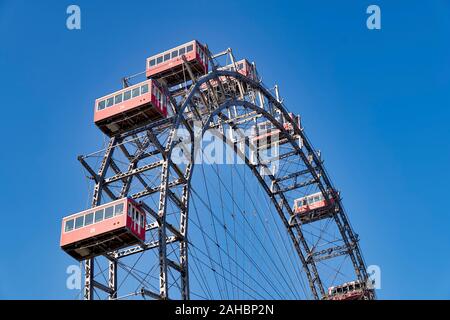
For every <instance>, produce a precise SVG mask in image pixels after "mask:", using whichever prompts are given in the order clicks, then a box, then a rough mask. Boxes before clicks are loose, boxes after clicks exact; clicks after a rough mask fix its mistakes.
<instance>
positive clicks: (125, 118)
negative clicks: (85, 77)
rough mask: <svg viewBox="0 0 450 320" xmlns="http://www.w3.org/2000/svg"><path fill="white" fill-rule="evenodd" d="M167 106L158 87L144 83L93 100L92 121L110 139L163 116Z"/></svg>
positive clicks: (153, 83)
mask: <svg viewBox="0 0 450 320" xmlns="http://www.w3.org/2000/svg"><path fill="white" fill-rule="evenodd" d="M168 107H169V98H168V97H167V95H166V93H165V91H164V90H163V89H162V88H161V86H160V84H158V82H157V81H154V80H146V81H143V82H141V83H138V84H135V85H132V86H130V87H127V88H124V89H122V90H119V91H116V92H114V93H111V94H109V95H106V96H104V97H101V98H98V99H96V100H95V109H94V122H95V124H96V125H97V126H98V127H99V129H100V130H101V131H103V132H104V133H105V134H106V135H108V136H110V137H111V136H114V135H116V134H120V133H123V132H126V131H128V130H131V129H134V128H137V127H139V126H141V125H144V124H147V123H150V122H152V121H156V120H159V119H162V118H165V117H167V108H168Z"/></svg>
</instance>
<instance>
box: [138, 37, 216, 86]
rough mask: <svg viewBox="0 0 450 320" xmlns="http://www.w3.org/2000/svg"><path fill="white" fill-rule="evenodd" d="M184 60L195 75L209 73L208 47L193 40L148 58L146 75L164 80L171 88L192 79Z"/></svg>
mask: <svg viewBox="0 0 450 320" xmlns="http://www.w3.org/2000/svg"><path fill="white" fill-rule="evenodd" d="M184 62H186V64H187V65H188V66H189V67H190V69H191V71H192V73H193V75H194V76H195V77H199V76H202V75H205V74H207V73H208V55H207V54H206V48H205V46H204V45H202V44H201V43H200V42H198V41H197V40H193V41H190V42H188V43H185V44H183V45H180V46H178V47H175V48H172V49H170V50H167V51H164V52H162V53H158V54H156V55H154V56H151V57H149V58H147V66H146V76H147V78H152V79H158V80H160V81H162V82H163V83H165V84H166V85H167V87H169V88H170V87H173V86H176V85H178V84H180V83H183V82H186V81H189V80H191V78H190V75H189V72H188V70H187V69H186V66H185V65H184Z"/></svg>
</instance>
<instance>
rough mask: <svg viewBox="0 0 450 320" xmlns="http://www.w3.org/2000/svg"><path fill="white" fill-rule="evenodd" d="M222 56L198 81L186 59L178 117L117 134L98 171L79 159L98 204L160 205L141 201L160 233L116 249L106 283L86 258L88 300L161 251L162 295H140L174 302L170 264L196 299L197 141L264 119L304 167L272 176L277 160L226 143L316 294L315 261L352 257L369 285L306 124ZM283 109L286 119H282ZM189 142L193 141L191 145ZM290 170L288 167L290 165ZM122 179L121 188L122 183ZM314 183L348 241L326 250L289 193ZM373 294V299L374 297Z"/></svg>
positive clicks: (176, 101)
mask: <svg viewBox="0 0 450 320" xmlns="http://www.w3.org/2000/svg"><path fill="white" fill-rule="evenodd" d="M222 54H230V56H231V59H232V63H234V64H235V62H234V58H233V56H232V54H231V50H230V49H228V50H227V51H226V52H224V53H222ZM216 56H217V55H216ZM216 56H212V55H211V54H210V55H209V61H210V65H212V71H210V72H209V73H208V74H207V75H204V76H201V77H198V78H195V77H194V76H193V75H192V72H190V69H189V65H188V64H187V63H185V68H186V72H188V73H189V75H190V80H191V82H190V85H189V86H188V87H186V88H184V90H179V91H176V92H173V93H172V97H171V103H172V108H173V114H172V116H170V117H168V118H166V119H163V120H160V121H157V122H154V123H151V124H148V125H145V126H142V127H140V128H137V129H135V130H132V131H130V132H127V133H124V134H122V135H118V136H116V137H113V138H111V139H110V141H109V144H108V146H107V148H106V149H105V150H104V151H103V152H102V160H101V163H100V166H99V169H98V170H97V171H94V169H93V168H92V166H91V165H90V164H88V162H87V161H86V157H82V156H80V157H79V161H80V162H81V163H82V165H83V166H84V167H85V168H86V170H87V171H88V172H89V174H90V175H91V177H92V179H93V180H94V181H95V188H94V192H93V196H92V206H93V207H94V206H97V205H99V204H101V203H102V201H103V200H104V199H106V201H111V200H115V199H118V198H121V197H125V196H128V197H131V198H134V199H138V200H139V199H141V198H144V197H148V196H153V197H156V199H158V200H157V201H158V202H157V207H158V209H157V210H153V209H152V205H149V204H147V203H146V202H145V201H144V202H142V204H143V206H144V208H145V210H146V211H147V214H148V216H149V217H150V218H151V222H150V223H149V224H148V225H147V231H148V232H153V238H151V239H150V241H148V242H146V243H145V244H142V245H138V246H134V247H130V248H126V249H123V250H120V251H117V252H111V253H109V254H108V255H107V258H108V260H109V269H108V273H109V279H108V283H107V284H103V283H102V282H101V281H99V280H97V279H96V277H95V272H94V264H95V263H94V259H90V260H87V261H85V284H84V298H85V299H94V288H97V289H99V290H101V291H104V292H106V293H107V294H108V296H109V298H110V299H115V298H117V285H118V281H117V280H118V263H119V261H120V259H122V258H124V257H127V256H130V255H133V254H136V253H138V252H143V251H147V250H157V251H158V258H159V292H154V291H152V290H150V289H148V288H144V287H143V288H142V290H141V294H142V295H144V296H148V297H151V298H154V299H168V298H169V297H170V296H169V288H171V286H170V284H169V282H170V279H169V277H168V268H170V269H172V270H173V271H174V272H177V273H179V279H180V282H181V286H180V289H179V291H180V293H179V294H180V297H181V298H182V299H189V298H190V292H189V273H188V270H189V269H188V256H189V254H188V240H187V232H188V214H189V198H190V187H191V177H192V172H193V168H194V158H195V150H194V146H195V139H201V137H202V136H203V134H204V132H206V130H208V129H211V128H218V129H220V130H221V132H222V131H223V128H224V127H225V126H227V127H229V128H233V129H236V130H237V129H239V127H240V126H242V125H243V124H249V123H255V122H256V121H258V119H265V120H268V121H270V122H271V123H272V124H273V126H274V127H276V128H277V129H279V130H280V137H281V138H283V139H286V141H287V143H286V145H287V146H288V147H287V149H288V150H286V151H285V152H283V153H282V154H280V155H279V156H278V157H277V160H278V161H279V162H280V163H281V164H280V167H281V166H283V161H290V162H292V161H296V162H298V164H299V166H300V165H301V168H299V167H298V166H297V167H295V168H292V170H289V169H286V170H284V171H282V172H278V173H274V174H273V173H270V172H269V173H267V168H268V167H269V166H270V161H269V162H268V161H267V160H266V161H256V162H255V161H254V160H252V159H249V157H248V155H247V154H245V152H242V151H241V150H240V148H238V147H237V142H236V141H234V142H233V141H232V140H230V139H226V137H225V136H223V141H224V142H225V143H227V144H228V145H229V146H230V147H231V148H233V150H234V151H235V152H236V154H237V155H238V156H239V157H241V158H242V159H244V161H245V164H246V165H247V166H248V168H249V169H250V170H251V172H252V173H253V174H254V176H255V177H256V178H257V180H258V181H259V183H260V184H261V186H262V188H263V189H264V190H265V192H266V194H267V196H268V197H269V198H270V200H271V202H272V204H273V206H274V208H275V209H276V211H277V213H278V215H279V218H280V219H281V221H282V223H283V225H284V227H285V228H286V230H287V232H288V234H289V237H290V239H291V241H292V244H293V246H294V248H295V251H296V253H297V255H298V257H299V261H300V263H301V264H299V268H302V269H303V272H304V273H305V275H306V278H307V280H308V284H309V288H310V290H311V294H312V297H313V298H315V299H321V298H324V297H326V295H327V293H326V288H324V285H323V283H322V280H321V276H320V274H319V271H318V268H317V265H316V264H317V263H318V261H321V260H324V259H333V258H335V257H337V256H342V255H346V256H348V257H349V258H350V260H351V263H352V265H353V269H354V272H355V275H356V278H357V279H358V280H360V281H361V282H363V283H367V280H368V274H367V272H366V266H365V263H364V260H363V257H362V255H361V252H360V248H359V245H358V239H357V237H356V236H355V234H354V232H353V231H352V228H351V226H350V224H349V221H348V218H347V215H346V213H345V211H344V208H343V206H342V204H341V200H340V198H339V196H338V195H336V194H330V193H328V192H327V190H333V189H334V187H333V185H332V183H331V181H330V179H329V177H328V175H327V173H326V171H325V168H324V167H323V164H322V161H321V159H320V158H319V156H318V154H317V152H316V151H315V150H314V149H313V147H312V145H311V144H310V142H309V140H308V138H307V137H306V135H305V132H304V129H303V128H300V127H299V126H298V125H297V123H295V121H293V120H292V119H291V118H290V116H289V114H288V112H287V110H286V108H285V106H284V105H283V103H282V102H281V101H280V99H279V97H278V96H277V94H275V96H274V95H272V93H271V92H270V91H269V90H268V89H267V88H266V87H265V86H264V85H263V83H262V82H260V81H254V80H252V79H250V78H247V77H245V76H243V75H241V74H240V73H238V72H235V71H225V70H220V69H218V68H217V65H216V60H215V59H214V58H215V57H216ZM235 70H236V69H235ZM202 85H203V86H202ZM205 86H206V90H205ZM276 114H278V115H281V117H275V115H276ZM280 119H283V121H289V122H290V123H291V126H292V127H293V133H292V131H291V132H289V131H287V130H286V129H285V126H283V123H281V122H280ZM194 123H195V124H196V126H194ZM198 124H200V130H201V132H200V133H198V132H196V130H198V127H199V126H198ZM180 129H183V130H184V131H185V132H188V141H187V142H188V143H186V141H184V140H183V138H184V139H186V137H183V138H182V137H180V136H179V134H178V133H179V132H180ZM182 140H183V141H182ZM243 141H244V142H245V144H246V146H247V147H248V148H251V147H252V146H251V145H250V144H249V139H248V138H247V139H244V140H243ZM300 142H301V143H300ZM180 144H182V145H184V146H185V147H184V151H185V156H186V157H187V159H188V161H186V163H184V164H179V163H177V164H176V163H174V162H173V161H172V152H173V150H174V148H176V147H177V146H179V145H180ZM130 146H132V148H130ZM186 146H188V148H187V149H186ZM131 149H132V150H131ZM117 153H120V154H121V156H123V157H124V158H125V159H126V160H127V164H126V166H127V170H121V169H120V168H119V165H118V164H117V163H116V162H115V161H114V160H113V154H117ZM145 159H152V161H151V162H146V163H145V164H144V165H140V164H141V163H142V162H143V161H144V160H145ZM286 167H287V168H289V166H286ZM109 172H112V175H108V173H109ZM149 173H151V175H152V177H154V180H152V181H153V182H154V183H153V185H150V184H149V181H148V178H145V177H144V176H143V175H144V174H149ZM263 173H264V174H263ZM132 182H135V183H139V184H140V185H141V186H142V191H140V192H136V193H131V192H130V185H131V184H132ZM112 184H116V187H115V188H112V187H111V185H112ZM117 184H119V185H120V188H117ZM311 185H314V186H315V187H316V188H317V190H320V191H321V192H322V193H323V194H324V195H325V196H326V197H327V198H328V197H334V201H335V203H336V205H335V210H334V211H333V213H332V215H331V216H330V217H329V219H331V221H333V223H334V224H335V225H336V226H337V228H338V230H339V233H340V239H339V240H340V242H341V243H340V245H338V246H334V247H330V248H327V249H325V250H317V249H314V248H311V244H310V243H308V241H307V240H306V239H305V236H304V233H303V226H302V223H301V222H300V221H297V222H296V223H293V221H294V222H295V218H294V219H293V218H292V217H293V216H294V213H293V209H292V201H290V199H291V198H292V196H290V193H291V192H293V191H298V190H301V189H302V188H306V187H308V186H311ZM119 189H120V190H119ZM153 207H154V208H155V206H153ZM168 208H171V209H170V210H172V211H171V213H170V215H171V216H172V215H175V216H177V219H176V220H175V221H178V222H179V223H178V225H176V224H174V223H171V222H168V221H167V217H168ZM169 243H178V258H179V260H178V261H175V260H174V259H173V258H171V257H170V255H169V253H168V252H167V245H168V244H169ZM368 298H373V296H372V295H371V294H370V295H369V296H368Z"/></svg>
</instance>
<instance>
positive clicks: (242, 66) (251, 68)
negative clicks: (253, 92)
mask: <svg viewBox="0 0 450 320" xmlns="http://www.w3.org/2000/svg"><path fill="white" fill-rule="evenodd" d="M235 65H236V67H235ZM217 70H224V71H235V70H236V71H237V72H238V73H240V74H242V75H243V76H244V77H247V78H249V79H251V80H254V81H257V80H258V78H257V73H256V67H255V65H254V64H252V63H250V62H249V61H248V60H247V59H242V60H240V61H237V62H236V63H230V64H228V65H226V66H224V67H220V68H217ZM219 79H220V82H222V83H228V81H229V79H230V78H229V77H225V76H220V77H219ZM209 84H210V85H211V86H212V87H213V88H215V87H217V86H218V85H219V83H218V81H217V80H215V79H213V80H210V81H209ZM246 89H247V88H244V90H246ZM200 90H202V91H205V90H208V86H207V84H206V83H203V84H202V85H201V86H200Z"/></svg>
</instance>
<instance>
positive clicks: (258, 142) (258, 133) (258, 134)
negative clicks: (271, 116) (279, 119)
mask: <svg viewBox="0 0 450 320" xmlns="http://www.w3.org/2000/svg"><path fill="white" fill-rule="evenodd" d="M289 116H290V117H291V119H293V120H294V121H295V122H296V123H297V125H298V127H299V128H301V124H300V116H299V115H294V114H293V113H289ZM256 126H257V127H256ZM283 127H284V129H285V130H287V131H288V132H289V134H292V135H293V134H294V128H293V126H292V124H291V123H290V122H288V121H285V122H284V123H283ZM256 129H258V130H256ZM252 131H253V132H252V138H251V139H250V142H251V143H252V144H253V145H254V146H256V147H257V148H258V149H264V148H267V149H269V148H271V147H272V146H273V145H274V144H275V143H278V144H283V143H286V142H287V139H286V138H285V137H280V130H279V129H278V128H276V127H275V126H274V125H273V124H272V122H270V121H264V122H260V123H258V124H256V125H255V126H253V128H252ZM294 138H296V139H298V142H299V147H300V148H301V147H302V145H303V143H302V140H301V137H297V136H294Z"/></svg>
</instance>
